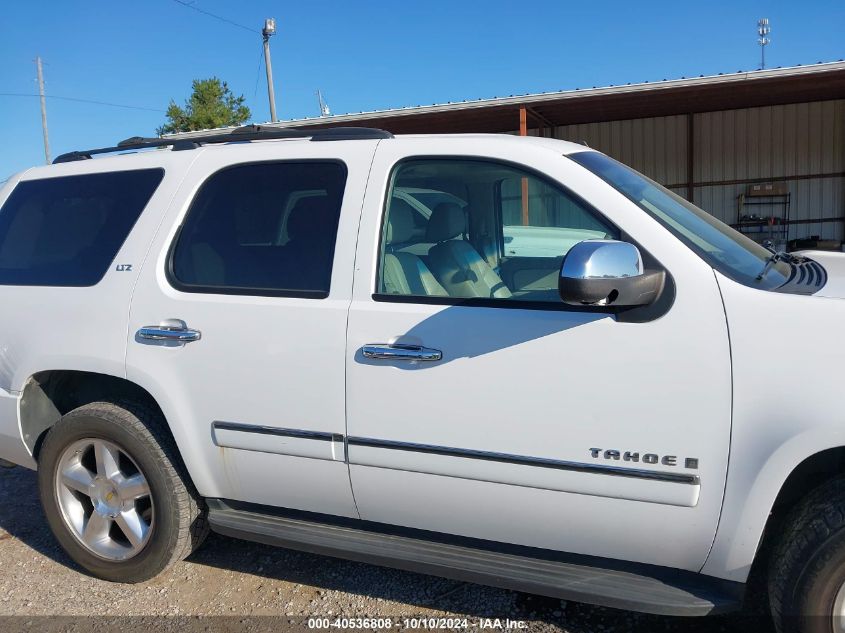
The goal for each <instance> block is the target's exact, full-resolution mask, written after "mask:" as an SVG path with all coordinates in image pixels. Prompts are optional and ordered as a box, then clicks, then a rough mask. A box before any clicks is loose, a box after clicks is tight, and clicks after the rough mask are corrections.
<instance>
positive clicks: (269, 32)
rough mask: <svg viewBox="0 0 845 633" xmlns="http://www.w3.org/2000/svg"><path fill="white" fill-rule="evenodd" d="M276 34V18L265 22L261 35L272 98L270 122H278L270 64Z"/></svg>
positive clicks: (270, 96) (271, 66) (268, 85)
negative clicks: (273, 38) (271, 38)
mask: <svg viewBox="0 0 845 633" xmlns="http://www.w3.org/2000/svg"><path fill="white" fill-rule="evenodd" d="M275 34H276V18H267V19H266V20H264V28H263V29H262V30H261V35H262V36H263V37H264V68H266V69H267V96H268V97H269V98H270V120H271V121H274V122H275V121H278V120H279V119H277V118H276V93H275V91H274V90H273V64H272V63H271V62H270V37H272V36H273V35H275Z"/></svg>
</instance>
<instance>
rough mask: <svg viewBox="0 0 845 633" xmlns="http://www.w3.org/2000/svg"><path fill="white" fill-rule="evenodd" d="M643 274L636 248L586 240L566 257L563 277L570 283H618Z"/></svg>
mask: <svg viewBox="0 0 845 633" xmlns="http://www.w3.org/2000/svg"><path fill="white" fill-rule="evenodd" d="M642 274H643V258H642V256H641V255H640V251H639V249H638V248H637V247H636V246H634V245H633V244H629V243H627V242H620V241H618V240H585V241H583V242H578V243H577V244H576V245H575V246H573V247H572V248H571V249H570V250H569V252H568V253H567V254H566V258H565V259H564V260H563V266H562V267H561V270H560V276H561V277H565V278H569V279H618V278H621V277H637V276H639V275H642Z"/></svg>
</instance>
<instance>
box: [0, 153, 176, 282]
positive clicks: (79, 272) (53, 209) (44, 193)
mask: <svg viewBox="0 0 845 633" xmlns="http://www.w3.org/2000/svg"><path fill="white" fill-rule="evenodd" d="M163 176H164V170H162V169H143V170H137V171H119V172H107V173H99V174H85V175H81V176H64V177H61V178H45V179H42V180H26V181H23V182H20V183H18V185H17V186H16V187H15V189H14V190H13V191H12V194H11V195H10V196H9V198H8V199H7V200H6V203H5V204H4V205H3V207H2V208H0V285H9V286H77V287H81V286H93V285H96V284H97V283H98V282H99V281H100V280H101V279H102V278H103V276H104V275H105V274H106V271H107V270H108V269H109V266H110V265H111V263H112V261H113V260H114V258H115V255H117V252H118V251H119V250H120V247H121V246H122V245H123V242H124V241H125V240H126V236H127V235H129V231H131V230H132V227H133V226H134V225H135V222H136V221H137V220H138V216H140V215H141V211H143V209H144V207H145V206H146V205H147V202H149V200H150V198H151V197H152V195H153V193H154V192H155V190H156V188H157V187H158V185H159V183H160V182H161V179H162V177H163Z"/></svg>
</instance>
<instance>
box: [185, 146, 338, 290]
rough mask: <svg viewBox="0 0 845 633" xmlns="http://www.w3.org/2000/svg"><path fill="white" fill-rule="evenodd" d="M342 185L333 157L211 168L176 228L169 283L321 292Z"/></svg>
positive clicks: (329, 266) (326, 287)
mask: <svg viewBox="0 0 845 633" xmlns="http://www.w3.org/2000/svg"><path fill="white" fill-rule="evenodd" d="M345 184H346V168H345V167H344V166H343V164H341V163H339V162H316V161H315V162H278V163H255V164H247V165H238V166H235V167H230V168H227V169H224V170H222V171H220V172H217V173H216V174H214V175H213V176H211V177H210V178H209V179H208V180H207V181H206V183H205V184H204V185H203V186H202V188H201V189H200V191H199V193H198V194H197V197H196V198H195V200H194V202H193V203H192V205H191V208H190V210H189V211H188V215H187V217H186V219H185V222H184V224H183V226H182V228H181V230H180V232H179V237H178V239H177V242H176V245H175V247H174V249H173V254H172V258H171V270H170V276H171V281H172V282H173V284H174V285H175V286H176V287H177V288H178V289H180V290H183V291H186V292H208V293H222V294H250V295H266V296H297V297H306V298H321V297H325V296H327V295H328V293H329V283H330V281H331V273H332V260H333V259H334V247H335V240H336V237H337V224H338V219H339V217H340V207H341V203H342V201H343V189H344V186H345Z"/></svg>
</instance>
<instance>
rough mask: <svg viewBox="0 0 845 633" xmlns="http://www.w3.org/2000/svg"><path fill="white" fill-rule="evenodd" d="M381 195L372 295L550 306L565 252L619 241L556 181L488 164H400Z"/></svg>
mask: <svg viewBox="0 0 845 633" xmlns="http://www.w3.org/2000/svg"><path fill="white" fill-rule="evenodd" d="M387 200H388V202H387V209H386V213H385V218H384V226H383V230H382V243H381V249H380V259H379V280H378V285H377V288H378V293H379V294H381V295H404V296H419V297H438V298H442V299H447V298H454V299H497V300H502V301H520V300H521V301H549V302H559V301H560V298H559V296H558V292H557V277H558V273H559V270H560V266H561V263H562V262H563V257H564V256H565V255H566V253H567V252H568V251H569V249H570V248H572V246H574V245H575V244H577V243H578V242H580V241H583V240H588V239H603V238H616V237H618V232H617V231H616V230H615V229H614V228H612V227H611V226H609V225H608V224H606V223H605V222H604V221H603V220H601V219H600V218H599V216H598V215H597V214H596V213H595V212H594V211H593V210H592V209H590V208H589V207H588V206H587V205H586V203H584V202H583V201H581V200H579V199H578V198H576V197H575V196H573V195H571V194H569V193H567V192H566V191H565V190H563V189H562V188H561V187H560V186H558V185H555V184H553V183H550V182H548V181H546V180H544V179H542V178H541V177H539V176H537V175H536V174H534V173H532V172H528V171H524V170H521V169H519V168H516V167H513V166H512V165H509V164H505V163H497V162H493V161H483V160H464V159H461V160H455V159H419V160H410V161H405V162H403V163H402V164H400V165H399V167H397V168H396V170H395V171H394V174H393V178H392V182H391V184H390V189H389V191H388V198H387Z"/></svg>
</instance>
